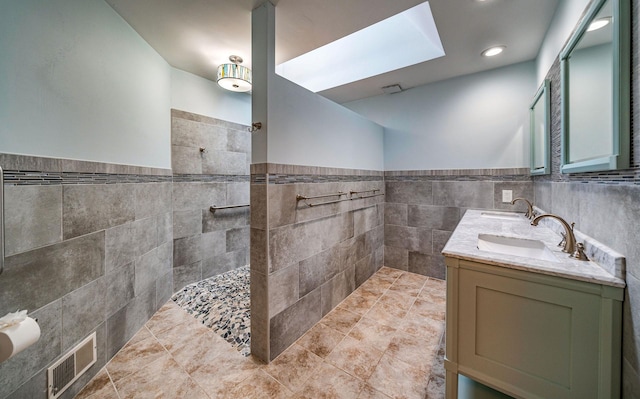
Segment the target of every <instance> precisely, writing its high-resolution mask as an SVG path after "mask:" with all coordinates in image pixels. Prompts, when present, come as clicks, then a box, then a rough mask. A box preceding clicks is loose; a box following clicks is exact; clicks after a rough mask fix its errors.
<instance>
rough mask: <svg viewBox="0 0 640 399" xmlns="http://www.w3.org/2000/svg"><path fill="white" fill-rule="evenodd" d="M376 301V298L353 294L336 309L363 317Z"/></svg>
mask: <svg viewBox="0 0 640 399" xmlns="http://www.w3.org/2000/svg"><path fill="white" fill-rule="evenodd" d="M377 300H378V296H370V295H368V296H366V295H360V294H358V293H355V292H354V293H353V294H351V295H349V296H348V297H347V298H346V299H345V300H344V301H342V302H341V303H340V305H338V308H340V309H345V310H348V311H350V312H353V313H357V314H359V315H363V314H365V313H367V312H368V311H369V309H371V308H372V307H373V305H374V304H375V303H376V301H377Z"/></svg>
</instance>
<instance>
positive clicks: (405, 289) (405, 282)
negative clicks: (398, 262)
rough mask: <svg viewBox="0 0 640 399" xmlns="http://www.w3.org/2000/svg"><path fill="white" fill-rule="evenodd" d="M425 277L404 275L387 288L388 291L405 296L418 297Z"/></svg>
mask: <svg viewBox="0 0 640 399" xmlns="http://www.w3.org/2000/svg"><path fill="white" fill-rule="evenodd" d="M425 281H427V277H425V276H421V275H419V274H414V273H405V274H403V275H402V276H400V277H398V279H397V280H396V281H395V282H394V283H393V285H391V287H389V291H398V292H402V293H404V294H406V295H411V296H414V297H415V296H418V294H419V293H420V290H421V289H422V286H423V285H424V283H425Z"/></svg>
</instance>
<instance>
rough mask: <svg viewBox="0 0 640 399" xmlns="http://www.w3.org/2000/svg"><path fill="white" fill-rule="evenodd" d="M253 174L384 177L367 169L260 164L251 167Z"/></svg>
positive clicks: (381, 173) (379, 172) (382, 173)
mask: <svg viewBox="0 0 640 399" xmlns="http://www.w3.org/2000/svg"><path fill="white" fill-rule="evenodd" d="M251 174H252V175H254V174H255V175H259V174H269V175H286V176H289V175H309V176H378V177H380V178H382V177H383V176H384V172H383V171H379V170H367V169H345V168H327V167H324V166H307V165H287V164H278V163H258V164H252V165H251Z"/></svg>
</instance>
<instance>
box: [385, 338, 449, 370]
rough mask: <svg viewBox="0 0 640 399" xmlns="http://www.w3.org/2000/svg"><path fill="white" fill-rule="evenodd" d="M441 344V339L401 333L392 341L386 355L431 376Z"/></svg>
mask: <svg viewBox="0 0 640 399" xmlns="http://www.w3.org/2000/svg"><path fill="white" fill-rule="evenodd" d="M439 342H440V337H426V339H425V338H418V337H416V336H413V335H409V334H406V333H403V332H400V331H399V332H397V333H396V335H395V336H394V337H393V339H392V340H391V343H390V344H389V348H388V349H387V351H386V352H385V355H389V356H392V357H394V358H397V359H400V360H402V361H404V362H406V363H409V364H411V365H413V366H414V367H417V368H419V369H420V370H421V371H422V372H423V373H424V374H430V373H431V367H432V363H433V361H434V359H435V357H436V353H437V352H438V344H439Z"/></svg>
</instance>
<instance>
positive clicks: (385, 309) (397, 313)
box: [364, 302, 407, 327]
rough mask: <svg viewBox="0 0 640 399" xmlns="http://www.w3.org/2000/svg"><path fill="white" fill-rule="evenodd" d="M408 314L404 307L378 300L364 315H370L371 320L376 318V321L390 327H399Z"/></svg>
mask: <svg viewBox="0 0 640 399" xmlns="http://www.w3.org/2000/svg"><path fill="white" fill-rule="evenodd" d="M406 315H407V312H406V311H404V310H402V309H398V308H395V307H393V306H390V305H388V304H385V303H381V302H376V304H375V305H373V307H372V308H371V310H369V311H368V312H367V313H366V314H365V315H364V317H368V318H370V319H371V320H375V321H376V322H378V323H381V324H384V325H387V326H389V327H397V326H398V325H400V323H401V322H402V319H403V318H404V317H405V316H406Z"/></svg>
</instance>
